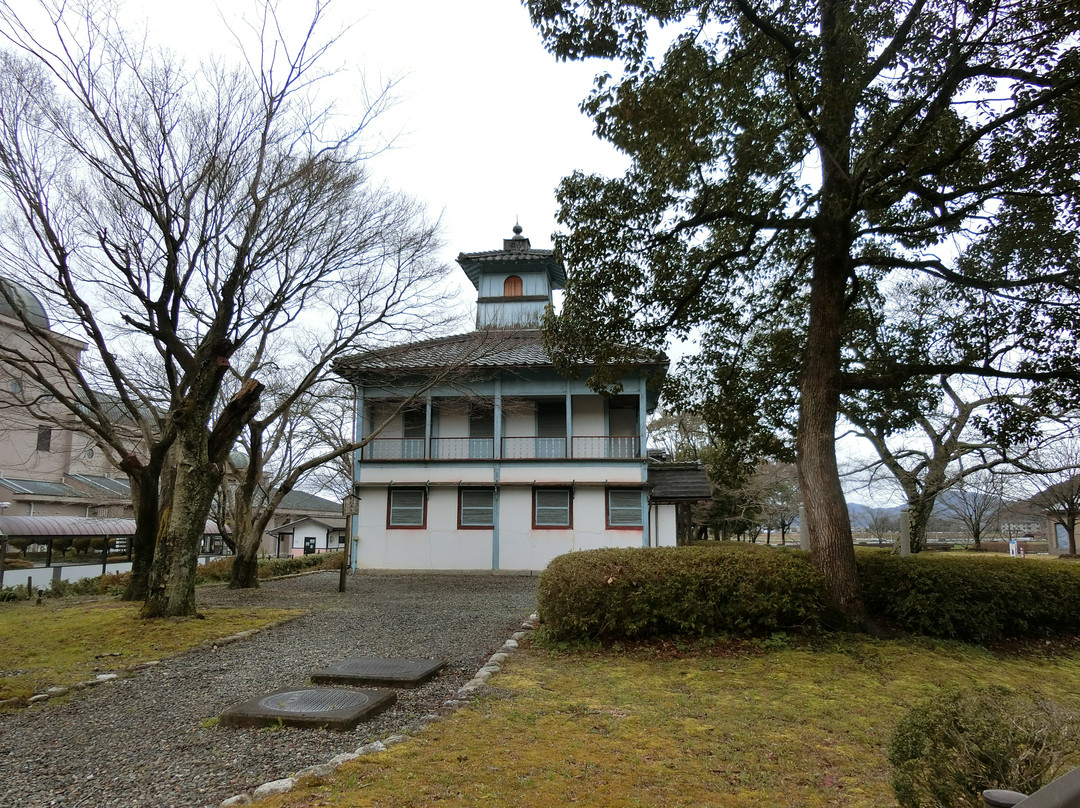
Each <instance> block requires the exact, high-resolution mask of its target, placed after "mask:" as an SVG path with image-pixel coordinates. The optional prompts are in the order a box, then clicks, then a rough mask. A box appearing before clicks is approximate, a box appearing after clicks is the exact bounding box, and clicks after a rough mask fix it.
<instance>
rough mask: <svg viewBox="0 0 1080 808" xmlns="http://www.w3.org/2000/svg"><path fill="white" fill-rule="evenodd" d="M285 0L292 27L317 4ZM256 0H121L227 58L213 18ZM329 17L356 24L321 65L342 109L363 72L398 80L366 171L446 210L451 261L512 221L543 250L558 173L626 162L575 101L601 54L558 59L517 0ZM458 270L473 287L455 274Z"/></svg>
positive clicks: (228, 45) (171, 32)
mask: <svg viewBox="0 0 1080 808" xmlns="http://www.w3.org/2000/svg"><path fill="white" fill-rule="evenodd" d="M280 5H281V7H282V13H283V14H285V15H289V16H290V18H292V19H295V20H296V21H297V23H298V24H299V23H301V22H303V21H305V20H307V19H309V18H310V9H311V8H312V2H311V0H281V2H280ZM253 8H254V3H253V2H246V1H244V2H233V1H232V0H216V1H215V0H185V2H182V3H162V2H160V0H145V1H143V0H129V2H128V3H127V6H126V9H127V12H126V13H127V15H128V24H129V25H130V24H132V23H135V24H136V27H141V24H142V22H141V21H145V22H146V23H147V25H148V26H149V28H148V33H149V35H150V38H151V39H152V40H156V41H160V42H164V43H166V44H168V45H169V46H170V47H171V48H173V49H174V50H176V51H177V52H179V53H182V54H185V55H187V56H190V57H191V58H194V59H198V58H199V57H200V56H201V55H204V54H205V53H206V52H207V51H209V50H216V51H218V52H220V53H223V54H224V55H226V57H227V58H235V42H234V41H230V38H229V35H228V33H227V29H226V26H225V25H223V23H222V21H221V17H222V16H224V17H225V18H226V19H227V20H228V21H229V26H230V27H234V28H236V29H237V30H239V29H241V27H242V26H241V23H240V20H241V19H242V17H243V15H244V14H245V13H246V14H247V16H248V17H249V18H250V17H251V16H253V11H252V10H253ZM330 19H331V20H332V21H334V22H331V24H330V25H329V26H328V27H327V28H326V29H324V32H323V33H324V35H328V34H330V33H332V32H333V31H334V30H336V29H337V28H339V27H340V26H339V25H338V23H337V21H341V23H345V24H351V28H349V30H348V31H347V32H346V33H345V34H344V35H343V36H342V39H341V41H340V42H339V43H338V44H337V45H336V46H335V48H334V50H333V51H331V53H330V54H329V58H328V60H327V62H326V64H327V65H334V64H341V63H344V66H345V71H343V73H342V74H341V79H342V81H340V82H339V83H338V84H336V86H337V87H340V90H339V93H340V94H339V95H338V98H339V100H340V103H341V106H342V107H343V111H346V112H347V111H349V108H350V107H351V108H352V109H357V110H358V109H359V108H360V107H361V103H360V94H359V93H358V92H354V91H355V90H356V89H357V88H358V86H359V79H360V78H361V77H363V78H364V79H365V80H366V82H367V84H368V85H369V86H371V87H377V86H379V85H381V84H385V82H387V81H389V80H394V79H396V80H397V82H398V83H397V86H396V89H395V91H394V95H395V96H396V98H397V103H396V104H395V105H394V106H393V107H392V108H391V109H390V111H389V112H387V113H386V114H384V115H383V116H382V117H381V118H380V119H379V121H378V129H379V132H380V133H381V134H382V135H384V136H386V137H392V138H393V147H392V148H391V149H390V150H388V151H386V152H383V153H382V154H380V155H378V156H377V157H376V158H374V160H373V161H372V168H373V170H374V172H375V174H376V175H377V176H378V177H380V178H382V179H383V180H385V181H386V182H387V183H388V184H389V185H390V186H391V187H393V188H395V189H397V190H401V191H404V192H406V193H408V194H410V195H412V196H414V197H416V198H418V199H420V200H422V201H423V202H425V203H426V205H427V207H428V209H429V212H430V213H431V214H432V215H433V216H440V217H441V219H442V223H443V225H444V230H443V232H444V238H445V248H444V250H443V255H444V258H445V260H446V262H447V263H450V264H453V260H454V258H456V257H457V255H458V253H460V252H475V251H480V250H492V249H499V248H501V247H502V239H503V238H509V237H510V236H512V235H513V234H512V232H511V228H512V227H513V225H514V223H515V221H516V220H520V222H521V225H522V227H523V228H524V231H525V233H524V234H525V235H526V236H528V237H529V238H530V239H531V240H532V244H533V246H534V247H541V248H548V247H550V246H551V241H550V236H551V234H552V232H553V231H554V230H555V228H556V224H555V213H556V203H555V194H554V191H555V186H556V185H557V184H558V182H559V180H560V179H561V178H562V177H563V176H565V175H566V174H569V173H571V172H572V171H573V170H575V169H583V170H585V171H590V172H592V171H596V172H602V173H609V174H614V173H619V172H621V169H622V167H623V166H624V165H625V161H624V159H623V158H622V157H621V156H620V155H619V154H617V153H616V152H615V150H614V149H613V148H611V147H610V146H608V145H606V144H604V143H602V142H601V141H600V140H598V139H597V138H595V137H594V136H593V135H592V134H591V133H592V124H591V121H590V120H589V119H588V118H586V117H585V116H584V115H583V114H582V113H581V112H579V110H578V104H579V103H580V101H581V100H582V99H583V98H584V97H585V96H586V95H587V94H588V92H589V90H590V88H591V86H592V79H593V76H594V75H595V74H596V73H597V72H600V71H601V70H602V69H603V67H604V66H603V64H601V63H599V62H593V63H586V64H581V63H574V64H566V63H559V62H557V61H556V60H555V58H554V57H552V56H551V55H550V54H548V53H547V52H546V51H545V50H544V48H543V46H542V45H541V42H540V37H539V35H538V34H537V33H536V31H535V30H534V29H533V28H532V26H531V24H530V22H529V15H528V12H527V11H526V9H525V8H524V7H523V6H522V5H521V3H520V2H519V0H458V2H450V1H449V0H395V1H394V2H377V1H376V0H339V1H338V2H336V3H333V4H331V7H330ZM297 30H298V31H299V28H297ZM345 79H348V80H349V82H350V83H348V84H347V83H346V82H345ZM454 278H455V280H456V281H458V282H459V283H460V284H461V288H462V290H463V291H464V292H466V293H473V289H472V286H471V284H469V282H468V280H467V279H466V278H465V276H464V274H463V273H460V272H456V271H455V274H454Z"/></svg>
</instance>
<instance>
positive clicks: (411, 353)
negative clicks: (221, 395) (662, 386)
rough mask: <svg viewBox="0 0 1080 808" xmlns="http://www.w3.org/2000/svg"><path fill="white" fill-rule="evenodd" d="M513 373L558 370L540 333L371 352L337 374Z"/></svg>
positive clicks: (662, 364) (477, 336)
mask: <svg viewBox="0 0 1080 808" xmlns="http://www.w3.org/2000/svg"><path fill="white" fill-rule="evenodd" d="M631 364H633V365H634V366H635V367H641V368H655V369H657V370H661V371H664V370H666V369H667V366H668V359H667V357H666V356H665V355H664V354H662V353H655V354H649V355H643V356H642V357H641V358H640V359H637V360H634V361H633V362H632V363H631ZM455 368H457V369H462V370H513V369H525V368H535V369H542V368H554V363H553V362H552V360H551V357H550V355H549V354H548V352H547V350H546V349H545V348H544V345H543V341H542V338H541V334H540V331H538V330H507V329H494V328H493V329H487V330H483V331H472V332H469V333H466V334H457V335H454V336H451V337H441V338H436V339H430V340H425V341H423V342H414V343H409V344H408V345H400V346H395V347H392V348H385V349H382V350H376V351H368V352H366V353H361V354H356V355H354V356H348V357H344V358H342V359H340V360H339V361H338V362H336V363H335V364H334V371H335V372H336V373H338V374H340V375H342V376H345V377H346V378H351V379H356V378H360V377H363V376H365V375H369V374H373V375H374V374H377V375H381V376H404V375H412V374H420V373H430V372H434V371H439V372H442V371H444V370H449V369H455Z"/></svg>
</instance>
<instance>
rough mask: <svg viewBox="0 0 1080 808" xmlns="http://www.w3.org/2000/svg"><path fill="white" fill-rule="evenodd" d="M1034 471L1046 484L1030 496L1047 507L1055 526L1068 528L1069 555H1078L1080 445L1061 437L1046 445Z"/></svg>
mask: <svg viewBox="0 0 1080 808" xmlns="http://www.w3.org/2000/svg"><path fill="white" fill-rule="evenodd" d="M1038 460H1039V463H1040V465H1041V471H1040V470H1039V469H1038V467H1035V468H1032V467H1028V468H1026V469H1025V470H1029V471H1035V472H1036V473H1037V474H1038V477H1039V478H1040V479H1041V480H1042V482H1043V485H1045V486H1046V487H1045V488H1043V489H1042V490H1041V491H1039V492H1038V493H1037V494H1036V495H1035V496H1033V497H1032V498H1031V501H1032V503H1033V504H1035V505H1037V506H1038V507H1040V508H1042V509H1044V510H1045V511H1046V512H1047V515H1048V516H1049V517H1050V519H1051V521H1052V523H1053V524H1055V525H1061V526H1062V527H1063V528H1065V535H1066V536H1067V537H1068V540H1069V555H1076V526H1077V523H1078V522H1080V444H1077V443H1076V442H1075V441H1073V440H1062V441H1059V442H1057V443H1056V444H1054V445H1052V446H1050V447H1047V448H1045V449H1044V450H1043V451H1042V452H1040V453H1039V456H1038Z"/></svg>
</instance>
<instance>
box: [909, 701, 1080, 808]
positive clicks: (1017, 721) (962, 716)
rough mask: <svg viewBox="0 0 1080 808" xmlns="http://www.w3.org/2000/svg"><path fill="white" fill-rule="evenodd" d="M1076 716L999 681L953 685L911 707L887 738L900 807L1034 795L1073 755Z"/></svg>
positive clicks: (945, 807)
mask: <svg viewBox="0 0 1080 808" xmlns="http://www.w3.org/2000/svg"><path fill="white" fill-rule="evenodd" d="M1078 731H1080V716H1077V715H1076V714H1074V713H1069V712H1067V711H1065V710H1064V709H1062V708H1061V707H1059V706H1058V705H1056V704H1054V703H1052V702H1050V701H1047V700H1046V699H1044V698H1042V697H1040V696H1037V695H1027V694H1021V693H1017V692H1015V691H1013V690H1009V689H1008V688H1004V687H986V688H977V689H961V688H955V689H950V690H947V691H945V692H943V693H940V694H939V695H937V696H935V697H934V698H933V699H931V700H929V701H927V702H925V703H923V704H920V705H918V706H916V707H915V708H914V709H912V710H911V712H909V713H908V714H907V716H905V717H904V718H903V719H902V720H901V721H900V723H899V724H898V725H897V727H896V730H895V732H894V733H893V737H892V741H891V742H890V744H889V762H890V763H891V764H892V766H893V790H894V791H895V792H896V799H897V802H898V803H899V804H900V806H901V808H928V807H929V806H935V808H961V806H970V807H971V808H982V805H983V802H982V798H981V796H980V795H981V793H982V792H983V791H984V790H986V789H989V788H1005V789H1011V790H1013V791H1019V792H1022V793H1024V794H1031V793H1032V792H1034V791H1038V790H1039V789H1040V788H1042V787H1043V786H1044V785H1046V783H1048V782H1049V781H1050V780H1052V779H1053V778H1054V777H1055V776H1056V774H1057V773H1059V772H1058V770H1059V768H1060V767H1061V765H1062V763H1063V762H1065V759H1067V756H1070V755H1072V756H1075V750H1076V741H1077V733H1078Z"/></svg>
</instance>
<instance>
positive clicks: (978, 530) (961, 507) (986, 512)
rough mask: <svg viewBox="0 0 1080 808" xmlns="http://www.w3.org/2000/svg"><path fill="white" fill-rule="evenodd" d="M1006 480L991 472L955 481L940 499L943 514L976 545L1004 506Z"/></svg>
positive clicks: (971, 475)
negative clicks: (950, 518) (957, 524)
mask: <svg viewBox="0 0 1080 808" xmlns="http://www.w3.org/2000/svg"><path fill="white" fill-rule="evenodd" d="M1004 494H1005V477H1004V475H1003V474H1000V473H997V472H996V471H995V470H993V469H979V470H978V471H975V472H972V473H970V474H966V475H964V476H962V477H960V478H959V479H958V480H957V483H956V485H954V486H953V487H952V489H951V490H950V491H949V495H948V496H946V497H943V498H942V504H943V505H944V508H945V511H946V512H947V513H948V514H949V515H951V516H952V518H953V519H954V520H956V521H957V522H959V523H960V526H961V527H962V528H963V530H964V532H965V533H966V534H967V535H968V537H969V538H970V539H971V541H972V543H973V544H974V545H975V549H976V550H981V549H982V540H983V537H984V536H985V535H986V533H987V532H989V530H990V529H991V528H992V527H993V525H994V524H995V523H996V522H997V521H998V518H999V516H1000V514H1001V510H1002V508H1003V507H1004V505H1005V498H1004Z"/></svg>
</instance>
